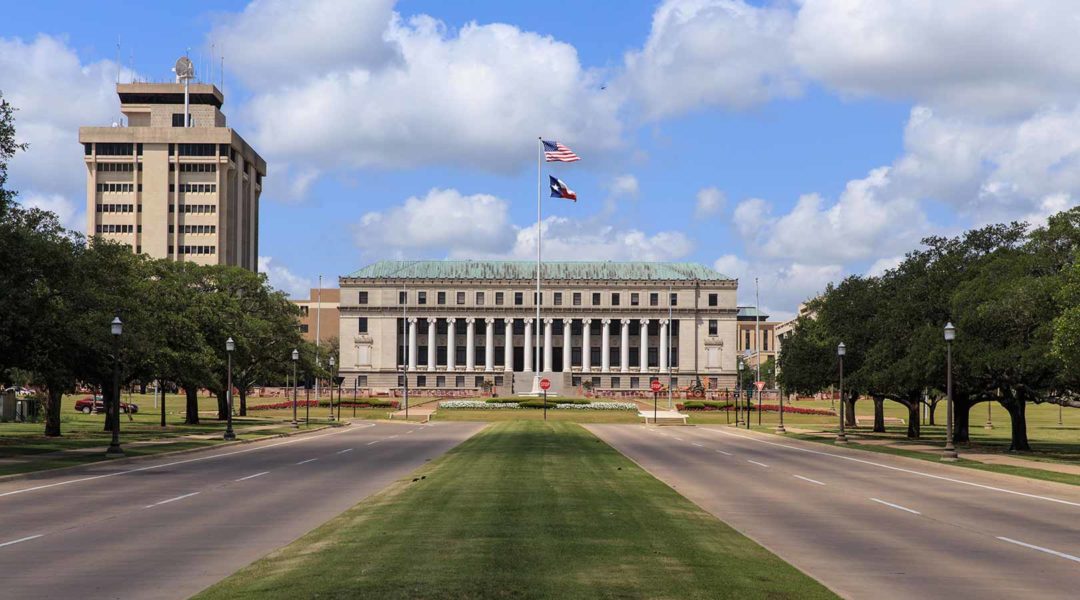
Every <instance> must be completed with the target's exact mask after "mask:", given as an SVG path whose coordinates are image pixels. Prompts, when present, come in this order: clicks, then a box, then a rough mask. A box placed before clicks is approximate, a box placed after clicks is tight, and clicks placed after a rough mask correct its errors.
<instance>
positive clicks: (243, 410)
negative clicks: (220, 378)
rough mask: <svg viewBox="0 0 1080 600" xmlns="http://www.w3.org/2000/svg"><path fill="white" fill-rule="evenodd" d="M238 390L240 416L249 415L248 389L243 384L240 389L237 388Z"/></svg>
mask: <svg viewBox="0 0 1080 600" xmlns="http://www.w3.org/2000/svg"><path fill="white" fill-rule="evenodd" d="M237 391H238V395H239V396H240V416H241V417H246V416H247V395H248V390H247V388H246V387H243V386H241V387H240V389H239V390H237Z"/></svg>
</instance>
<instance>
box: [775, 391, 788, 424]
mask: <svg viewBox="0 0 1080 600" xmlns="http://www.w3.org/2000/svg"><path fill="white" fill-rule="evenodd" d="M777 387H779V386H777ZM779 392H780V395H779V399H780V424H779V425H777V426H776V433H787V430H786V429H784V391H783V390H779Z"/></svg>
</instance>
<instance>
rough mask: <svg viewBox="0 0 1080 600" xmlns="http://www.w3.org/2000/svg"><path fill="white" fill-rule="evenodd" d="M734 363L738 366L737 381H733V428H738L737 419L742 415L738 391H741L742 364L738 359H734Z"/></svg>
mask: <svg viewBox="0 0 1080 600" xmlns="http://www.w3.org/2000/svg"><path fill="white" fill-rule="evenodd" d="M735 362H736V363H737V364H738V366H739V375H738V379H736V380H735V426H736V427H738V425H739V423H740V421H739V417H740V416H741V414H742V409H741V408H740V403H741V402H742V398H740V397H739V390H741V389H742V370H743V364H742V361H741V360H739V357H735Z"/></svg>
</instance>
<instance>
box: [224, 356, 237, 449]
mask: <svg viewBox="0 0 1080 600" xmlns="http://www.w3.org/2000/svg"><path fill="white" fill-rule="evenodd" d="M233 350H236V342H234V341H233V339H232V338H231V337H230V338H229V339H227V340H225V353H226V354H228V355H229V375H228V380H227V382H228V386H229V387H228V388H226V390H225V394H226V398H228V400H229V402H228V404H229V414H228V420H227V421H226V425H225V439H226V440H235V439H236V432H234V431H233V428H232V396H233V394H232V353H233Z"/></svg>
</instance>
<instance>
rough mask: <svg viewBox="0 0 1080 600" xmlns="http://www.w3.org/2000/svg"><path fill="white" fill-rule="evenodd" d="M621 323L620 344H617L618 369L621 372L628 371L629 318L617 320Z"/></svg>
mask: <svg viewBox="0 0 1080 600" xmlns="http://www.w3.org/2000/svg"><path fill="white" fill-rule="evenodd" d="M619 323H621V324H622V331H621V334H622V335H621V337H622V339H620V340H619V342H620V343H621V344H622V345H621V346H619V371H621V372H623V373H629V372H630V319H623V320H622V321H619Z"/></svg>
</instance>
